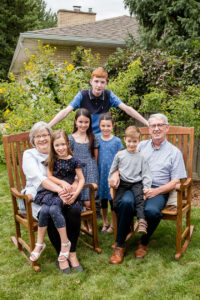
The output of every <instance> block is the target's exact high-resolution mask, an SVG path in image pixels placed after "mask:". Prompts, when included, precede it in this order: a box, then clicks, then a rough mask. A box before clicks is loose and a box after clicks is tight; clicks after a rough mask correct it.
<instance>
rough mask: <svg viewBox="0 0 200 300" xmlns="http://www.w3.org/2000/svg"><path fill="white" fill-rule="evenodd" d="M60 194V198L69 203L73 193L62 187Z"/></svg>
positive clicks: (64, 202)
mask: <svg viewBox="0 0 200 300" xmlns="http://www.w3.org/2000/svg"><path fill="white" fill-rule="evenodd" d="M58 196H59V197H60V199H61V200H62V201H63V204H64V205H65V204H68V200H69V199H70V198H71V193H69V192H68V191H67V190H66V189H65V188H64V189H62V190H61V191H60V192H59V193H58Z"/></svg>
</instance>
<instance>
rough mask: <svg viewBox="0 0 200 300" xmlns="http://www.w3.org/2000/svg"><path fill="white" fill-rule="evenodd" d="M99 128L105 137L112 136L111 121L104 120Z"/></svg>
mask: <svg viewBox="0 0 200 300" xmlns="http://www.w3.org/2000/svg"><path fill="white" fill-rule="evenodd" d="M99 127H100V130H101V132H102V135H103V136H105V137H109V136H110V135H111V134H112V130H113V123H112V121H111V120H102V121H101V122H100V124H99Z"/></svg>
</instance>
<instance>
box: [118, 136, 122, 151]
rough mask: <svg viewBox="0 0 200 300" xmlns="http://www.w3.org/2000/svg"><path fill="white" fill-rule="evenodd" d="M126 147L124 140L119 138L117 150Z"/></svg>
mask: <svg viewBox="0 0 200 300" xmlns="http://www.w3.org/2000/svg"><path fill="white" fill-rule="evenodd" d="M122 149H124V145H123V144H122V141H121V140H120V139H119V138H117V151H119V150H122Z"/></svg>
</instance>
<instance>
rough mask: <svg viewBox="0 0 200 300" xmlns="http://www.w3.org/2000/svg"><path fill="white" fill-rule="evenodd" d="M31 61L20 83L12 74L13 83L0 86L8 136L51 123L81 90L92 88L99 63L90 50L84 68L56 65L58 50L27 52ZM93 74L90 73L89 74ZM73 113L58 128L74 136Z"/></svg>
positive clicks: (48, 48) (47, 46)
mask: <svg viewBox="0 0 200 300" xmlns="http://www.w3.org/2000/svg"><path fill="white" fill-rule="evenodd" d="M25 52H26V55H27V56H28V62H27V63H24V71H23V73H22V74H21V76H20V78H21V80H20V82H17V81H16V80H15V77H14V75H13V74H12V73H10V82H6V81H5V82H2V83H0V97H1V99H2V101H4V102H6V103H7V109H6V110H5V112H4V114H3V117H4V120H5V121H6V124H5V127H6V132H7V133H14V132H20V131H26V130H30V128H31V127H32V125H33V124H34V123H35V122H37V121H40V120H43V121H46V122H49V121H50V120H51V119H52V118H53V117H54V116H55V114H56V113H58V112H59V111H60V110H61V109H62V108H64V107H66V106H67V105H68V104H69V103H70V102H71V101H72V99H73V97H74V96H75V95H76V94H77V93H78V91H79V90H82V89H85V88H88V87H89V78H88V73H89V70H90V71H91V68H92V67H93V65H95V64H97V61H98V57H96V56H95V57H93V55H92V53H91V50H87V51H86V50H85V62H84V66H82V67H81V68H79V67H76V68H74V66H73V65H72V64H71V63H69V62H67V61H65V63H63V64H60V65H58V64H57V63H56V62H55V55H56V47H53V48H52V47H50V46H49V45H45V46H42V45H41V44H40V41H38V51H35V53H34V54H32V53H30V52H29V50H28V49H25ZM90 75H91V73H90ZM73 119H74V116H73V113H72V114H70V117H69V118H67V120H63V122H61V123H59V124H58V125H57V126H56V127H55V128H65V129H66V130H67V132H69V133H71V130H72V125H73Z"/></svg>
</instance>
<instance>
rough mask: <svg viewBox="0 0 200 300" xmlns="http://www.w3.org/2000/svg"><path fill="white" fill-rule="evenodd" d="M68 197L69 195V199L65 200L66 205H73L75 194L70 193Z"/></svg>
mask: <svg viewBox="0 0 200 300" xmlns="http://www.w3.org/2000/svg"><path fill="white" fill-rule="evenodd" d="M70 195H71V198H70V199H68V200H67V204H68V205H71V204H73V203H74V202H75V200H76V198H77V196H76V193H75V192H72V193H71V194H70Z"/></svg>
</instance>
